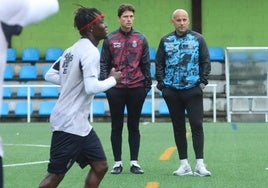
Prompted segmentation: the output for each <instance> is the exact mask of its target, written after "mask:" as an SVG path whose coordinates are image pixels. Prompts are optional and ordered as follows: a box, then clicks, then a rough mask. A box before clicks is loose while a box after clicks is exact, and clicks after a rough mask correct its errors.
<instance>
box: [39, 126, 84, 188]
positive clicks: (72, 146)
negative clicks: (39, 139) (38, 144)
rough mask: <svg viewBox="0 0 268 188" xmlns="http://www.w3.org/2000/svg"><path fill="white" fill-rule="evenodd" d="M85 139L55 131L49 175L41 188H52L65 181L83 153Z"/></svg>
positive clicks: (42, 182) (44, 179)
mask: <svg viewBox="0 0 268 188" xmlns="http://www.w3.org/2000/svg"><path fill="white" fill-rule="evenodd" d="M82 141H83V137H81V136H77V135H73V134H69V133H65V132H62V131H55V132H53V134H52V139H51V147H50V159H49V163H48V168H47V172H48V173H47V174H46V175H45V177H44V178H43V180H42V181H41V183H40V184H39V187H40V188H41V187H42V188H46V187H49V188H52V187H57V185H58V184H59V183H60V182H61V181H62V180H63V178H64V175H65V174H66V173H67V171H68V170H69V169H70V168H71V167H72V165H73V163H74V162H75V161H76V158H77V156H78V155H79V153H80V151H81V147H82V146H81V145H82V144H81V142H82Z"/></svg>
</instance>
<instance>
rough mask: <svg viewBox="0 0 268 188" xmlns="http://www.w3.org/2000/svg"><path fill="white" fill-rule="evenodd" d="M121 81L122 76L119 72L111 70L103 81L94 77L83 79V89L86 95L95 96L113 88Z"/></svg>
mask: <svg viewBox="0 0 268 188" xmlns="http://www.w3.org/2000/svg"><path fill="white" fill-rule="evenodd" d="M121 80H122V74H121V72H120V71H115V69H114V68H113V69H112V70H111V72H110V74H109V77H108V78H107V79H105V80H98V78H97V77H96V76H91V77H87V78H85V80H84V82H85V89H86V93H87V94H96V93H99V92H103V91H106V90H108V89H110V88H111V87H113V86H115V85H116V84H117V83H119V82H120V81H121Z"/></svg>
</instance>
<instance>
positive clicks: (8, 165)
mask: <svg viewBox="0 0 268 188" xmlns="http://www.w3.org/2000/svg"><path fill="white" fill-rule="evenodd" d="M3 145H4V146H26V147H41V148H49V147H50V145H38V144H3ZM48 162H49V161H36V162H27V163H15V164H7V165H3V167H16V166H27V165H36V164H43V163H48Z"/></svg>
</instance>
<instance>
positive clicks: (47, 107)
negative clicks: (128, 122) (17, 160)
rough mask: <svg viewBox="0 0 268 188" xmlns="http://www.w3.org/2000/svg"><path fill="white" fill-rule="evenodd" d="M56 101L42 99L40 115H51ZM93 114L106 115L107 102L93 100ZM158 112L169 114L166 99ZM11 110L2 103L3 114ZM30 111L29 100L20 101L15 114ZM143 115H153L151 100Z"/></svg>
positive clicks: (5, 103)
mask: <svg viewBox="0 0 268 188" xmlns="http://www.w3.org/2000/svg"><path fill="white" fill-rule="evenodd" d="M55 104H56V101H42V102H40V103H39V106H38V115H39V116H49V115H50V113H51V111H52V109H53V107H54V106H55ZM92 109H93V115H105V113H106V109H105V103H104V101H98V100H95V101H93V106H92ZM33 112H34V109H33V104H32V103H31V102H30V115H32V114H33ZM158 112H159V115H168V114H169V112H168V108H167V105H166V103H165V101H160V102H159V106H158ZM10 113H11V110H10V108H9V103H8V102H3V104H2V111H1V116H8V115H10ZM27 113H28V103H27V101H18V102H16V104H15V109H14V115H15V116H27ZM126 113H127V110H125V114H126ZM141 114H142V115H151V114H152V102H151V101H150V100H146V101H145V102H144V105H143V108H142V112H141Z"/></svg>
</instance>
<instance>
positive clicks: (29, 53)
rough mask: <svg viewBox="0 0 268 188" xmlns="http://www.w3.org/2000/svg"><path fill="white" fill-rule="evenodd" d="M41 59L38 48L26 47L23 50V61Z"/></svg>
mask: <svg viewBox="0 0 268 188" xmlns="http://www.w3.org/2000/svg"><path fill="white" fill-rule="evenodd" d="M39 59H40V52H39V49H38V48H24V49H23V51H22V62H37V61H39Z"/></svg>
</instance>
